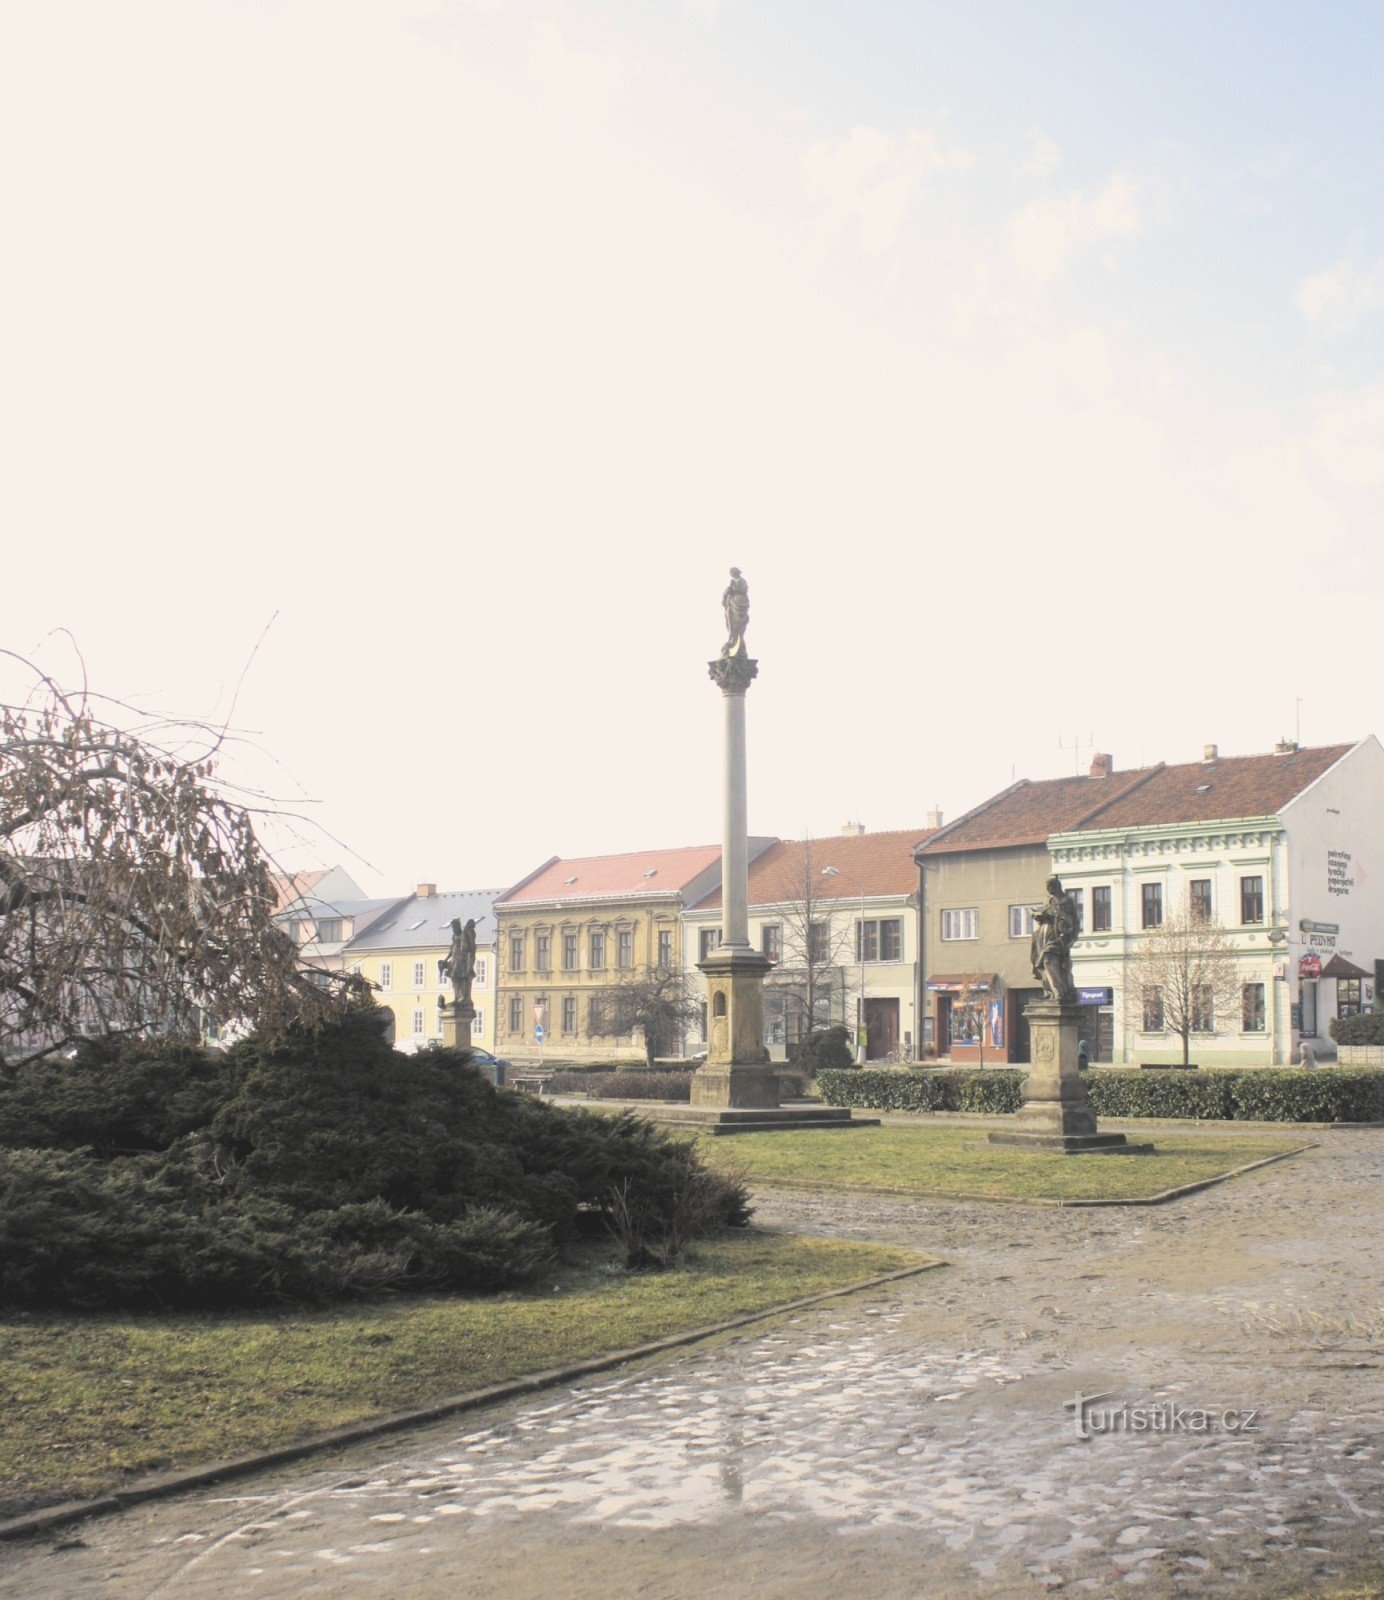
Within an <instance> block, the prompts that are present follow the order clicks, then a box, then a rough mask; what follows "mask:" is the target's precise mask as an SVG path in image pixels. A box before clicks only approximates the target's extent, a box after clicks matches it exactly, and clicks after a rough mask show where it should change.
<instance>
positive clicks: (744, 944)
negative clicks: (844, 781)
mask: <svg viewBox="0 0 1384 1600" xmlns="http://www.w3.org/2000/svg"><path fill="white" fill-rule="evenodd" d="M721 604H722V605H723V607H724V608H725V613H726V633H727V638H726V642H725V644H724V645H723V646H722V647H721V654H720V655H719V656H718V657H717V658H716V660H715V661H712V662H711V663H709V669H710V673H711V679H712V681H713V682H714V683H715V684H716V686H717V687H718V688H719V689H720V691H721V703H722V707H723V710H724V715H725V774H724V781H725V794H724V806H723V811H722V818H723V830H722V844H721V945H720V948H719V949H717V950H714V951H713V952H712V953H711V954H710V955H709V956H708V957H707V959H706V960H705V961H701V962H698V966H699V967H700V969H701V971H702V972H703V973H704V974H705V975H706V989H707V1052H706V1065H705V1066H704V1067H701V1068H700V1069H699V1070H698V1071H697V1072H696V1074H695V1075H694V1076H693V1079H692V1104H693V1105H694V1106H741V1107H750V1108H753V1107H774V1106H777V1105H778V1103H779V1102H778V1078H777V1076H776V1075H775V1073H774V1071H773V1069H772V1068H771V1067H770V1066H769V1052H768V1051H767V1050H766V1049H765V1048H764V974H765V973H766V972H767V971H768V970H769V967H770V965H771V963H770V962H769V961H767V960H766V959H765V957H764V956H762V955H760V953H759V952H758V951H757V950H754V949H752V948H751V946H750V932H749V898H750V892H749V838H748V832H749V821H748V817H749V804H748V789H747V784H746V774H745V695H746V693H747V692H748V690H749V687H750V684H751V683H752V682H753V681H754V679H755V677H756V675H757V674H758V672H759V663H758V662H757V661H754V660H751V658H750V656H749V653H748V651H747V650H746V648H745V630H746V628H747V627H748V626H749V621H750V590H749V585H748V584H747V583H746V582H745V580H744V578H742V577H741V575H740V569H739V567H732V568H731V569H730V583H729V584H728V585H727V586H726V592H725V594H724V595H722V597H721Z"/></svg>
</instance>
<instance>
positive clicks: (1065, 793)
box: [923, 767, 1158, 856]
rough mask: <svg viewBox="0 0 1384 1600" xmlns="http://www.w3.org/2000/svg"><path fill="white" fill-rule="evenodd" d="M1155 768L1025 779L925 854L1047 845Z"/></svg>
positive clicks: (961, 820) (960, 821)
mask: <svg viewBox="0 0 1384 1600" xmlns="http://www.w3.org/2000/svg"><path fill="white" fill-rule="evenodd" d="M1156 771H1158V768H1156V767H1143V768H1141V769H1139V770H1138V771H1135V772H1116V773H1112V774H1110V775H1109V776H1108V777H1100V778H1086V777H1082V778H1043V779H1040V780H1038V781H1037V782H1034V781H1033V780H1031V779H1028V778H1021V779H1020V780H1019V781H1018V783H1014V784H1011V785H1010V786H1009V788H1007V789H1002V790H1001V791H1000V792H999V794H997V795H993V796H992V797H991V798H990V799H989V800H986V801H983V802H982V803H981V804H980V805H978V806H976V807H975V808H974V809H973V810H971V811H968V812H967V813H966V814H965V816H962V817H958V818H957V819H956V821H955V822H949V823H948V824H947V825H946V827H944V828H939V829H938V830H937V832H936V833H935V834H934V835H933V836H932V838H931V839H929V840H928V842H927V844H926V845H924V847H923V849H924V853H925V854H926V855H930V856H935V855H943V854H945V853H946V852H948V851H953V850H1001V849H1004V848H1005V847H1007V846H1013V845H1024V844H1042V843H1044V842H1045V841H1046V839H1047V838H1048V835H1049V834H1053V833H1064V832H1066V831H1067V830H1069V829H1071V828H1077V827H1080V826H1081V824H1082V823H1083V822H1084V821H1085V819H1086V818H1087V817H1089V816H1090V815H1091V814H1092V813H1093V812H1095V811H1097V810H1098V809H1099V808H1100V807H1101V806H1104V805H1108V804H1109V803H1110V802H1111V801H1112V800H1113V799H1115V798H1117V797H1118V796H1120V795H1125V794H1128V793H1129V792H1130V791H1131V790H1134V789H1137V787H1138V786H1139V785H1140V784H1142V783H1144V782H1145V781H1147V779H1148V778H1149V777H1150V776H1151V775H1152V774H1153V773H1155V772H1156Z"/></svg>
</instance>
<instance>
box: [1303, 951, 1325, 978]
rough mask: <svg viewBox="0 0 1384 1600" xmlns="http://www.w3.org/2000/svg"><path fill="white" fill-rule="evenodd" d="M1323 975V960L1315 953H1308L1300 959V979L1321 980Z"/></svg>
mask: <svg viewBox="0 0 1384 1600" xmlns="http://www.w3.org/2000/svg"><path fill="white" fill-rule="evenodd" d="M1321 975H1322V958H1321V957H1320V956H1319V955H1317V954H1315V953H1314V952H1313V951H1310V950H1309V951H1308V953H1307V954H1306V955H1305V956H1299V957H1298V977H1299V978H1320V977H1321Z"/></svg>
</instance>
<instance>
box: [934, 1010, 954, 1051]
mask: <svg viewBox="0 0 1384 1600" xmlns="http://www.w3.org/2000/svg"><path fill="white" fill-rule="evenodd" d="M951 1008H952V1003H951V996H950V995H949V994H939V995H938V996H937V1054H938V1056H939V1057H941V1056H949V1055H950V1054H951Z"/></svg>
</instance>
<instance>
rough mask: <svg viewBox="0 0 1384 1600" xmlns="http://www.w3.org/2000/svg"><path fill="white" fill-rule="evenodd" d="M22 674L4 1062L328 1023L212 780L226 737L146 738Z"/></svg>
mask: <svg viewBox="0 0 1384 1600" xmlns="http://www.w3.org/2000/svg"><path fill="white" fill-rule="evenodd" d="M17 659H18V658H15V657H11V660H12V661H14V660H17ZM20 665H21V666H23V667H24V668H25V669H26V671H27V672H28V673H29V674H30V690H29V693H28V695H27V698H26V699H24V700H23V701H22V702H20V703H15V704H9V703H0V1054H3V1055H5V1056H7V1057H18V1058H21V1059H23V1058H28V1057H32V1056H39V1055H45V1054H48V1053H49V1052H51V1051H53V1050H57V1049H61V1048H62V1047H63V1046H65V1045H68V1044H71V1043H74V1042H75V1041H77V1040H78V1039H81V1038H87V1037H92V1036H96V1035H115V1034H126V1033H157V1034H168V1035H182V1036H189V1035H195V1034H196V1033H197V1032H198V1030H199V1029H200V1028H201V1027H203V1026H208V1027H215V1026H225V1025H227V1024H229V1023H232V1022H242V1023H250V1024H252V1025H254V1026H257V1027H259V1028H261V1029H263V1030H265V1031H267V1032H271V1033H272V1032H277V1031H280V1030H281V1029H282V1028H284V1027H285V1026H287V1025H289V1024H291V1023H293V1022H298V1021H312V1020H315V1019H317V1018H320V1017H323V1016H326V1015H328V1014H329V1013H331V1012H332V1011H334V1010H336V1009H338V1008H339V1006H340V1005H341V1004H342V1000H343V994H344V992H345V989H346V987H347V986H346V984H345V982H344V980H341V979H335V980H333V979H330V978H327V977H326V976H325V975H322V974H319V975H317V978H316V980H314V979H312V978H309V977H308V976H307V975H306V974H305V973H303V972H302V971H301V970H300V969H299V965H298V957H297V949H296V947H295V945H294V942H293V940H292V939H291V938H290V937H289V936H288V935H287V934H286V933H285V932H284V931H283V929H282V928H280V927H279V926H277V925H276V924H275V921H274V913H275V910H276V903H277V896H276V893H275V887H274V882H273V863H272V862H271V860H270V859H269V857H268V855H267V854H266V853H265V852H264V850H263V849H262V848H261V846H260V843H259V841H258V839H257V838H256V835H255V828H254V813H253V812H252V810H251V808H250V807H249V806H247V805H245V804H242V803H240V802H238V801H236V800H235V799H233V798H232V797H231V795H230V794H229V793H228V792H227V791H226V789H225V788H224V787H223V786H222V785H220V784H219V783H218V782H217V780H216V777H215V768H214V763H213V759H212V757H213V755H214V754H215V752H216V750H217V748H218V745H219V738H220V737H224V730H223V732H222V734H221V735H218V734H217V731H216V730H214V729H207V728H204V727H202V726H200V725H197V724H186V723H174V722H169V721H151V720H149V719H147V718H146V719H145V720H144V721H143V722H142V723H141V722H138V721H136V720H135V718H134V716H133V715H132V714H131V711H130V708H124V707H120V706H119V705H118V704H117V703H116V702H112V701H105V700H98V697H97V696H95V695H94V694H92V693H91V692H89V691H88V690H86V689H85V688H84V689H83V690H82V691H81V692H79V693H68V692H66V691H64V690H63V689H62V688H61V687H60V686H59V685H58V684H57V683H56V682H55V681H54V680H53V679H52V678H51V677H49V676H48V675H47V674H45V673H43V672H41V671H39V670H38V669H37V668H35V667H33V666H32V665H31V664H30V663H27V662H21V663H20ZM98 704H99V706H100V708H101V709H100V710H99V711H98ZM132 723H133V726H132V725H131V724H132ZM197 745H200V748H195V746H197Z"/></svg>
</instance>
